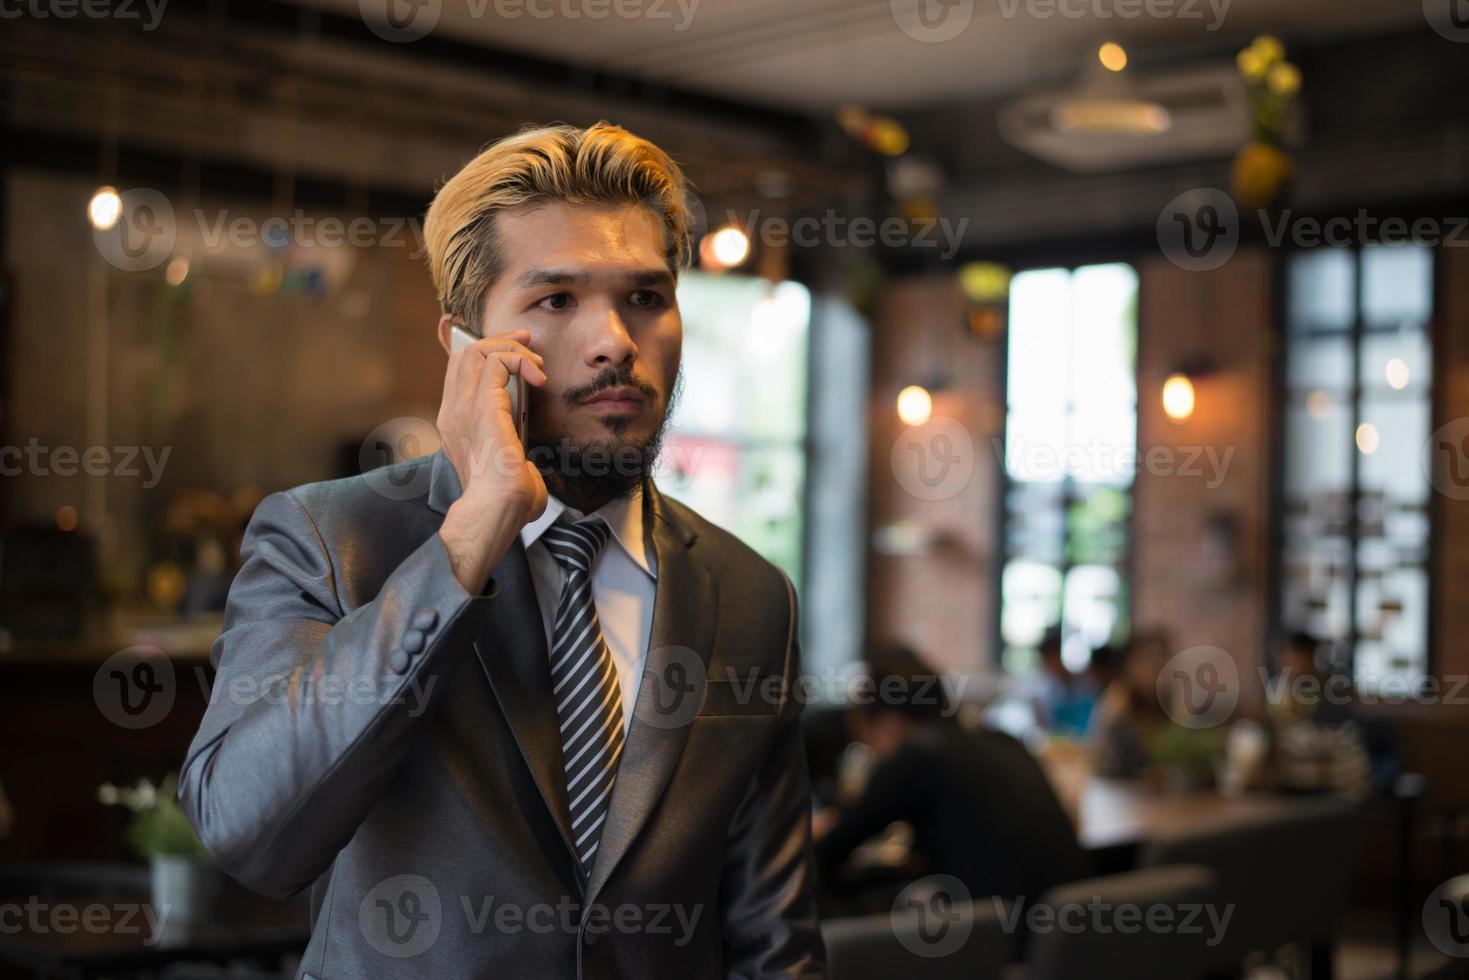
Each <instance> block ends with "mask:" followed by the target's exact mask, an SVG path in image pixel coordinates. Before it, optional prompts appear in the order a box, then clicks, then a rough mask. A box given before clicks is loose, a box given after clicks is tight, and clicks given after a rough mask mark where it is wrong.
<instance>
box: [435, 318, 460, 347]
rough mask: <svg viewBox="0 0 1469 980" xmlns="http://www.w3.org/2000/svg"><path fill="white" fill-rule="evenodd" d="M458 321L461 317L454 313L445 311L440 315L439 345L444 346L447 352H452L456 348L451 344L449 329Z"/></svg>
mask: <svg viewBox="0 0 1469 980" xmlns="http://www.w3.org/2000/svg"><path fill="white" fill-rule="evenodd" d="M458 322H459V318H458V317H457V316H455V315H454V314H452V313H445V314H444V315H443V316H441V317H439V346H440V347H442V348H444V353H445V354H449V353H452V352H453V350H454V348H453V347H452V346H451V345H450V337H449V331H450V330H451V329H452V328H453V326H454V324H456V323H458Z"/></svg>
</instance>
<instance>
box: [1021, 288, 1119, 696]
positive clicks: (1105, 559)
mask: <svg viewBox="0 0 1469 980" xmlns="http://www.w3.org/2000/svg"><path fill="white" fill-rule="evenodd" d="M1136 355H1137V273H1136V272H1135V271H1134V270H1133V268H1132V267H1131V266H1128V265H1121V264H1116V265H1093V266H1084V267H1082V268H1078V269H1075V270H1071V269H1037V270H1033V271H1028V272H1022V273H1020V274H1018V275H1016V276H1015V278H1014V279H1013V280H1012V282H1011V286H1010V317H1009V353H1008V363H1007V367H1006V401H1007V415H1006V423H1005V475H1006V490H1005V531H1004V569H1003V572H1002V574H1001V579H1000V588H1001V611H1000V630H1001V639H1002V645H1003V654H1002V657H1003V660H1004V665H1005V667H1006V669H1008V670H1010V671H1012V672H1022V673H1023V672H1026V671H1028V670H1030V669H1031V668H1032V667H1033V665H1034V663H1035V653H1036V648H1037V647H1038V645H1039V643H1040V640H1041V637H1042V636H1043V634H1044V633H1045V631H1046V630H1047V629H1048V628H1050V627H1052V626H1056V625H1058V624H1059V625H1060V626H1061V628H1062V655H1063V658H1064V659H1065V661H1066V662H1067V664H1068V666H1071V667H1073V668H1080V667H1081V666H1082V665H1083V664H1084V663H1085V662H1086V658H1087V655H1088V653H1089V651H1090V650H1091V649H1093V648H1095V647H1097V646H1100V645H1101V644H1103V643H1106V642H1108V641H1109V640H1121V639H1123V638H1125V636H1126V634H1127V632H1128V607H1129V601H1128V577H1127V568H1128V564H1129V562H1128V557H1129V543H1128V542H1129V528H1130V517H1131V511H1132V483H1133V472H1134V469H1135V461H1136V444H1137V384H1136V361H1137V356H1136Z"/></svg>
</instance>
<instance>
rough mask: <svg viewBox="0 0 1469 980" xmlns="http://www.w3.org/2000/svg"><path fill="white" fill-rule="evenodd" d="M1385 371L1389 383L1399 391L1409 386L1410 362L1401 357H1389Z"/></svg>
mask: <svg viewBox="0 0 1469 980" xmlns="http://www.w3.org/2000/svg"><path fill="white" fill-rule="evenodd" d="M1384 373H1385V374H1386V375H1387V383H1388V384H1389V385H1391V386H1392V387H1393V388H1395V389H1397V390H1398V391H1402V390H1403V389H1404V388H1406V387H1408V378H1409V376H1410V372H1409V371H1408V362H1407V361H1405V360H1403V359H1402V358H1401V357H1393V358H1389V359H1388V362H1387V368H1386V370H1385V371H1384Z"/></svg>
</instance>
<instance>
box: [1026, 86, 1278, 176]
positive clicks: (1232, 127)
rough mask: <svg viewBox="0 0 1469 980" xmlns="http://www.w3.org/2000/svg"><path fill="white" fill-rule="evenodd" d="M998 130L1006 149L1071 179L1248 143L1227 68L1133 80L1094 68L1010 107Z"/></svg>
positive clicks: (1242, 105)
mask: <svg viewBox="0 0 1469 980" xmlns="http://www.w3.org/2000/svg"><path fill="white" fill-rule="evenodd" d="M999 123H1000V135H1001V136H1003V137H1004V139H1005V140H1006V141H1008V142H1009V143H1011V144H1013V145H1015V146H1018V147H1019V148H1020V149H1022V150H1025V151H1026V152H1027V153H1030V154H1032V155H1033V156H1037V157H1040V158H1041V159H1042V160H1047V161H1049V162H1051V163H1054V164H1056V165H1057V166H1058V167H1064V168H1065V169H1067V170H1070V171H1074V172H1076V173H1097V172H1100V171H1105V170H1121V169H1124V168H1127V167H1138V166H1146V165H1149V164H1158V163H1169V162H1173V161H1178V160H1187V159H1198V158H1203V157H1219V156H1227V155H1229V154H1231V153H1233V152H1234V151H1235V150H1237V149H1238V148H1239V147H1240V146H1241V145H1242V144H1243V143H1245V142H1246V141H1247V140H1248V139H1249V137H1250V109H1249V103H1248V101H1247V98H1246V94H1245V88H1244V83H1243V82H1242V81H1241V80H1240V77H1239V74H1238V72H1237V70H1236V69H1235V66H1234V64H1233V63H1231V62H1225V63H1222V64H1219V65H1206V66H1201V67H1198V68H1187V69H1178V70H1172V71H1168V72H1160V73H1157V74H1154V75H1150V76H1149V75H1144V76H1139V77H1133V76H1132V74H1131V73H1130V72H1127V73H1116V74H1114V73H1112V72H1108V71H1107V70H1106V69H1104V68H1102V67H1101V66H1100V65H1096V66H1095V67H1094V68H1089V69H1088V71H1087V73H1086V74H1085V75H1084V76H1083V77H1082V79H1081V81H1080V82H1079V83H1078V84H1077V85H1075V86H1073V87H1071V88H1069V89H1066V90H1064V91H1059V92H1044V93H1040V94H1037V95H1030V96H1025V97H1024V98H1021V99H1018V100H1016V101H1015V102H1012V103H1010V104H1009V105H1007V106H1005V107H1004V108H1003V109H1002V110H1001V111H1000V116H999Z"/></svg>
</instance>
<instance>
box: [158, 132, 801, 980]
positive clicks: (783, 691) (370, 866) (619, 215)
mask: <svg viewBox="0 0 1469 980" xmlns="http://www.w3.org/2000/svg"><path fill="white" fill-rule="evenodd" d="M425 232H426V242H427V245H428V253H429V265H430V270H431V272H432V274H433V277H434V282H435V285H436V287H437V289H438V293H439V299H440V302H441V304H442V307H443V310H444V316H443V318H442V319H441V320H440V323H439V340H440V343H441V344H442V345H443V347H444V348H445V350H446V351H451V350H452V353H451V355H450V357H449V364H448V370H447V373H446V376H445V381H444V394H443V400H442V404H441V407H440V410H439V416H438V422H437V427H438V430H439V433H440V436H441V439H442V448H441V449H440V451H439V452H437V453H435V454H434V455H433V456H430V457H427V458H424V459H420V460H416V461H412V462H408V463H404V464H400V465H397V466H394V467H390V468H387V469H385V470H378V471H375V472H373V473H369V474H366V475H364V476H360V477H354V478H351V479H346V480H336V481H332V482H327V483H317V484H311V485H308V486H303V487H298V488H296V489H294V490H290V491H286V492H284V493H277V494H274V495H272V496H270V497H268V498H266V500H265V501H264V502H263V503H262V504H261V505H260V508H259V509H258V510H257V511H256V513H255V516H254V518H253V519H252V521H251V523H250V527H249V530H248V532H247V534H246V539H245V546H244V549H243V555H244V567H243V568H242V569H241V571H240V574H239V576H238V577H237V578H236V580H235V582H234V584H233V587H232V588H231V590H230V595H229V603H228V608H227V610H226V613H225V623H224V632H223V633H222V635H221V636H220V638H219V640H218V642H217V643H216V644H215V646H214V650H213V655H212V659H213V661H214V664H215V667H216V668H217V676H216V680H215V688H214V694H213V697H212V700H211V704H210V706H209V708H208V711H207V712H206V714H205V717H204V721H203V724H202V725H201V727H200V730H199V733H198V735H197V736H196V737H195V739H194V742H193V745H192V746H191V747H190V749H189V755H188V758H187V760H186V762H185V766H184V770H183V774H182V777H181V780H180V797H181V798H182V800H183V803H184V806H185V809H186V812H187V813H188V815H189V818H190V820H191V821H192V823H193V825H194V827H195V829H196V830H197V831H198V833H199V837H200V839H201V840H202V841H203V843H204V845H205V847H206V848H207V849H208V850H209V852H210V853H211V854H212V855H213V856H214V858H215V859H216V861H217V862H218V863H219V865H220V867H222V868H223V869H224V870H225V871H226V872H228V873H229V874H231V875H232V876H234V877H235V878H237V879H238V880H240V881H241V882H243V883H244V884H246V885H248V886H249V887H251V888H254V889H256V890H258V891H260V892H263V893H265V894H268V895H275V896H281V897H284V896H290V895H293V894H296V893H298V892H300V891H301V890H302V889H305V888H307V887H310V888H311V889H312V891H311V898H312V907H313V928H312V937H311V942H310V945H309V946H308V948H307V950H306V954H305V957H304V959H303V962H302V967H301V970H302V972H301V976H302V977H303V978H318V980H327V978H340V980H345V978H353V980H356V978H365V977H433V978H448V977H534V978H538V980H539V978H543V977H545V978H550V977H568V978H570V977H586V978H602V977H663V976H666V977H678V978H684V977H720V976H731V977H775V976H780V977H818V976H821V975H823V972H824V954H823V950H822V947H821V940H820V937H819V934H818V929H817V923H816V918H815V911H814V905H813V901H812V892H811V888H812V881H811V857H810V851H811V843H810V799H809V793H808V788H807V773H806V761H805V757H804V754H803V750H802V747H801V742H800V737H799V732H798V726H797V720H798V714H799V711H800V704H799V701H798V699H797V698H796V697H795V696H794V695H795V693H796V692H795V687H794V682H795V680H796V677H797V671H798V669H799V662H800V654H799V646H798V643H797V625H796V603H795V597H794V593H793V591H792V588H791V583H790V581H789V580H788V579H787V578H786V577H785V576H784V575H783V574H781V573H780V572H779V571H777V570H776V569H775V568H773V567H772V566H771V565H769V564H767V563H766V562H765V561H763V560H762V559H760V558H759V557H758V556H756V555H755V554H754V553H753V552H752V551H750V550H749V549H748V548H746V547H745V546H744V545H742V544H741V543H740V542H739V541H737V540H735V538H733V537H732V536H731V535H729V534H728V533H726V532H724V531H722V530H720V529H719V528H717V527H715V526H713V525H711V524H709V523H708V522H707V521H705V520H703V519H702V518H700V517H699V516H698V515H697V514H695V513H694V512H693V511H691V510H689V509H688V508H687V507H684V506H683V505H681V504H678V503H676V502H674V501H672V500H669V499H668V498H666V497H664V496H663V495H662V494H660V493H659V492H658V490H657V488H656V487H655V486H654V485H653V483H652V481H651V479H649V478H648V473H649V471H650V467H651V465H652V462H653V459H654V458H655V456H656V454H657V449H658V441H659V436H660V434H661V432H662V429H663V425H664V422H665V420H666V417H667V414H668V409H669V402H670V399H671V397H672V395H673V392H674V391H675V389H676V382H677V379H678V365H679V356H680V348H681V341H682V325H681V322H680V319H679V312H678V304H677V300H676V298H675V295H674V284H675V281H676V279H675V277H676V275H677V270H678V268H679V266H680V265H681V264H682V262H683V260H684V258H685V257H686V256H687V254H688V249H689V239H690V221H689V214H688V210H687V206H686V204H685V182H684V178H683V175H682V173H681V172H680V171H679V168H678V167H677V165H676V164H674V163H673V161H672V160H671V159H669V158H668V156H667V155H666V154H665V153H663V151H662V150H660V149H659V148H657V147H656V146H654V145H653V144H651V143H648V142H647V141H645V140H642V139H639V138H637V137H635V136H633V135H632V134H630V133H628V132H626V131H624V130H622V129H619V128H617V127H614V126H609V125H606V124H598V125H596V126H593V127H590V128H587V129H575V128H572V127H568V126H557V127H552V128H544V129H533V130H526V131H523V132H521V133H519V134H517V135H515V136H513V137H510V138H508V139H506V140H502V141H501V142H499V143H497V144H495V145H493V146H491V147H490V148H488V149H487V150H485V151H484V152H483V153H481V154H480V155H479V156H478V157H476V158H475V159H474V160H473V161H472V162H470V163H469V164H468V165H467V166H466V167H465V168H464V170H462V171H461V172H460V173H459V174H458V175H456V176H455V177H454V178H453V179H451V180H450V181H449V182H448V183H447V184H446V185H445V186H444V187H443V188H442V189H441V190H440V191H439V193H438V195H437V196H436V197H435V200H434V203H433V206H432V207H431V208H430V210H429V214H428V219H427V222H426V224H425ZM456 330H463V331H465V332H466V333H468V334H469V335H470V337H469V341H470V342H468V343H467V344H466V345H464V346H462V347H456V345H454V344H453V343H452V342H451V336H452V335H453V334H454V332H455V331H456ZM475 338H478V339H475ZM517 377H518V378H520V379H523V380H524V382H525V383H526V385H527V386H528V387H529V396H530V413H529V414H530V423H529V429H528V433H527V439H526V441H525V443H522V441H521V439H520V438H519V435H518V433H517V429H516V426H515V423H514V421H513V420H512V415H511V402H510V397H509V394H508V393H507V385H508V384H511V383H512V379H514V378H517Z"/></svg>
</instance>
